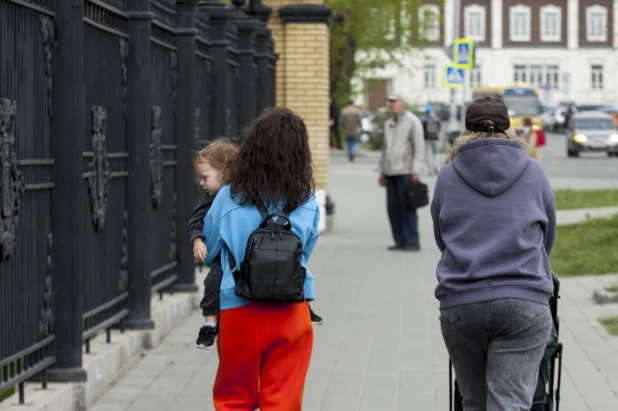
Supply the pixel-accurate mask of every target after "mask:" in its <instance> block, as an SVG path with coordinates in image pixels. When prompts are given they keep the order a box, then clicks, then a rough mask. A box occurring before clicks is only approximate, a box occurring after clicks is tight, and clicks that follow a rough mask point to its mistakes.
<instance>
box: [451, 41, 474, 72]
mask: <svg viewBox="0 0 618 411" xmlns="http://www.w3.org/2000/svg"><path fill="white" fill-rule="evenodd" d="M474 52H475V50H474V40H471V39H465V38H462V39H457V40H455V45H454V50H453V55H454V57H455V58H454V59H453V61H454V62H455V66H456V67H457V68H460V69H471V68H474Z"/></svg>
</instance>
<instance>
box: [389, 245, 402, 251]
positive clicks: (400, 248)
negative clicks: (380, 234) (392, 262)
mask: <svg viewBox="0 0 618 411" xmlns="http://www.w3.org/2000/svg"><path fill="white" fill-rule="evenodd" d="M404 247H405V246H404V245H403V244H395V245H391V246H390V247H388V250H389V251H399V250H403V248H404Z"/></svg>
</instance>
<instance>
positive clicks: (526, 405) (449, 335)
mask: <svg viewBox="0 0 618 411" xmlns="http://www.w3.org/2000/svg"><path fill="white" fill-rule="evenodd" d="M440 314H441V315H440V323H441V328H442V337H443V338H444V343H445V344H446V349H447V350H448V353H449V356H450V357H451V361H452V362H453V367H454V368H455V375H456V377H457V383H458V384H459V389H460V391H461V395H462V397H463V408H464V410H465V411H485V410H490V411H529V410H530V408H531V407H532V397H533V395H534V391H535V389H536V384H537V378H538V372H539V366H540V364H541V359H542V358H543V353H544V351H545V346H546V345H547V343H548V341H549V337H550V332H551V324H552V318H551V312H550V310H549V306H547V305H544V304H539V303H535V302H531V301H526V300H520V299H515V298H506V299H501V300H494V301H487V302H482V303H475V304H467V305H459V306H456V307H450V308H447V309H445V310H441V311H440Z"/></svg>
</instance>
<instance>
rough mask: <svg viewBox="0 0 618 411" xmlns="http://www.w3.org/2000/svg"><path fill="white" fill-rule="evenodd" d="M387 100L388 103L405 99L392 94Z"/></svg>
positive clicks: (399, 95)
mask: <svg viewBox="0 0 618 411" xmlns="http://www.w3.org/2000/svg"><path fill="white" fill-rule="evenodd" d="M386 99H387V100H388V101H397V100H401V101H403V97H402V96H401V94H399V93H391V94H389V95H388V97H387V98H386Z"/></svg>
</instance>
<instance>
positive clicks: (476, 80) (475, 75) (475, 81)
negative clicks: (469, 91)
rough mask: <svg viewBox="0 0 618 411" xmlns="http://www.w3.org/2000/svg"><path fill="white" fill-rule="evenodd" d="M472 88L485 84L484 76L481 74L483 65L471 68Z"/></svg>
mask: <svg viewBox="0 0 618 411" xmlns="http://www.w3.org/2000/svg"><path fill="white" fill-rule="evenodd" d="M469 84H470V88H479V87H481V85H482V84H483V78H482V76H481V67H479V66H476V67H475V68H473V69H471V70H470V82H469Z"/></svg>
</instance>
